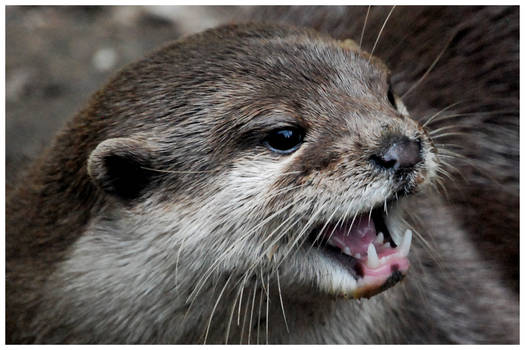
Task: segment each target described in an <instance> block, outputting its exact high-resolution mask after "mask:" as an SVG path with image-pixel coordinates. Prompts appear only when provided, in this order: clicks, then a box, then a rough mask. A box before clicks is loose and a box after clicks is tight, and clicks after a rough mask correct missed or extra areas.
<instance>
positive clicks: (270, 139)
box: [263, 128, 304, 154]
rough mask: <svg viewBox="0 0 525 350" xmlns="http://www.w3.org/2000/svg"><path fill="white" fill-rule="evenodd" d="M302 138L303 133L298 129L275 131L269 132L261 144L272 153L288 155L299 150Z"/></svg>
mask: <svg viewBox="0 0 525 350" xmlns="http://www.w3.org/2000/svg"><path fill="white" fill-rule="evenodd" d="M303 136H304V133H303V131H302V130H301V129H298V128H283V129H277V130H273V131H271V132H270V134H269V135H268V136H266V138H265V139H264V141H263V143H264V145H265V146H266V147H268V149H269V150H270V151H272V152H276V153H281V154H289V153H292V152H293V151H295V150H297V149H298V148H299V146H300V145H301V143H302V142H303Z"/></svg>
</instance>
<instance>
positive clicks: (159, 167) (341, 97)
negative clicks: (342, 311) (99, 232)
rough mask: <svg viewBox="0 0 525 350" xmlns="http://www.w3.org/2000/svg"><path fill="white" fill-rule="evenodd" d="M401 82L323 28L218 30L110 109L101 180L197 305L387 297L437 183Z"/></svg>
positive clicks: (133, 78)
mask: <svg viewBox="0 0 525 350" xmlns="http://www.w3.org/2000/svg"><path fill="white" fill-rule="evenodd" d="M389 74H390V73H389V71H388V70H387V69H386V67H385V66H384V64H382V63H381V62H380V61H379V60H378V59H377V58H374V57H372V56H370V55H369V54H367V53H365V52H363V51H361V50H360V49H359V48H358V47H357V46H356V45H354V44H351V43H350V44H349V42H348V41H346V42H339V41H336V40H333V39H331V38H329V37H326V36H322V35H320V34H318V33H315V32H311V31H307V30H301V29H295V28H288V27H280V26H262V25H240V26H226V27H221V28H218V29H215V30H210V31H207V32H204V33H202V34H198V35H195V36H192V37H190V38H189V39H184V40H181V41H179V42H176V43H174V44H172V45H170V46H167V47H165V48H164V49H162V50H160V51H158V52H156V53H154V54H153V55H151V56H149V57H147V58H146V59H145V60H143V61H141V62H138V63H137V64H134V65H132V66H130V67H128V68H127V69H125V70H124V71H123V72H121V73H120V74H119V75H118V76H117V77H116V78H115V79H114V80H113V81H112V82H111V83H110V84H109V87H107V88H106V92H105V93H103V94H100V95H99V98H98V100H97V102H96V103H95V107H94V108H93V110H92V111H91V112H90V113H91V114H92V115H93V117H100V118H105V117H106V116H110V117H109V118H108V120H109V121H107V125H106V126H105V127H103V128H101V129H102V130H103V132H104V134H103V135H104V136H103V138H104V139H105V140H104V141H102V142H101V143H100V144H99V145H98V146H97V147H96V148H94V150H93V151H92V153H91V155H90V158H89V162H88V171H89V174H90V176H91V178H92V180H93V181H94V182H95V183H96V184H98V185H99V186H100V187H101V188H102V189H103V190H104V191H105V193H107V198H109V201H110V202H111V203H113V204H112V205H113V210H114V211H118V212H119V213H120V214H119V215H120V220H124V219H125V220H127V222H128V225H127V226H126V227H128V228H129V227H132V230H134V231H135V233H140V234H129V236H127V237H128V238H126V239H129V240H144V241H147V242H153V241H154V242H155V247H156V248H155V249H156V250H155V259H157V260H158V262H157V264H158V265H160V264H164V265H163V266H164V268H163V269H161V271H166V273H167V275H169V276H171V275H172V279H173V281H174V282H173V283H174V285H175V286H176V288H180V290H182V291H185V292H186V294H184V295H185V297H188V298H189V299H191V298H193V299H194V300H195V298H196V297H197V296H198V295H199V294H200V293H201V292H202V291H204V290H206V289H207V288H208V287H207V283H208V282H210V281H217V280H218V278H223V279H224V280H227V282H228V283H229V287H228V289H230V288H231V289H235V290H239V291H240V290H242V289H243V288H245V287H246V286H248V283H246V282H247V281H249V280H250V279H253V278H254V277H257V278H262V280H266V279H268V280H270V279H271V280H276V279H278V280H279V281H278V282H279V287H280V288H282V289H283V291H284V292H286V290H289V291H295V292H301V291H304V292H305V293H307V292H308V293H310V292H312V290H313V291H314V292H315V293H321V294H325V295H326V294H329V295H335V296H347V297H348V296H350V297H360V296H371V295H373V294H375V293H377V292H379V291H381V290H384V289H385V288H387V287H390V286H392V285H394V284H395V283H396V282H397V281H399V280H400V279H401V278H402V277H403V276H404V275H405V274H406V273H407V270H408V268H409V249H410V243H411V237H412V234H411V231H410V230H408V229H407V227H406V226H405V225H404V224H403V221H402V215H401V210H400V204H399V203H400V202H401V201H402V200H404V199H408V198H410V196H411V195H412V194H413V193H415V192H418V191H420V190H421V189H423V188H425V187H426V186H427V184H428V183H430V182H431V180H432V179H433V177H434V176H435V173H436V169H437V158H436V155H435V151H434V147H433V145H432V143H431V140H430V139H429V136H428V134H427V133H426V132H425V130H424V129H423V128H422V127H421V126H420V125H419V124H418V123H417V122H416V121H414V120H413V119H411V118H410V116H409V114H408V112H407V110H406V108H405V107H404V106H403V104H402V102H401V101H400V99H399V98H398V97H396V96H395V95H394V93H393V92H392V89H391V86H390V84H389ZM112 198H113V199H115V200H113V199H112ZM131 222H132V223H133V224H130V223H131ZM144 241H142V243H137V244H146V243H144ZM159 256H162V258H160V257H159ZM181 271H183V272H184V273H181ZM137 274H139V272H137ZM156 274H157V276H158V274H159V272H158V271H157V272H156ZM210 283H211V282H210ZM250 285H252V284H250ZM272 285H275V283H274V284H272ZM312 287H313V288H312ZM297 294H300V293H297ZM179 295H180V293H179Z"/></svg>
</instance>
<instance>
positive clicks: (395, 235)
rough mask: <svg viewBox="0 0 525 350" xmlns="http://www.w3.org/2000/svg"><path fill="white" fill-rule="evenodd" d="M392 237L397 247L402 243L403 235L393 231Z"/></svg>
mask: <svg viewBox="0 0 525 350" xmlns="http://www.w3.org/2000/svg"><path fill="white" fill-rule="evenodd" d="M390 237H391V238H392V241H393V242H394V243H395V244H396V246H399V243H401V235H400V234H398V233H397V232H396V231H395V230H392V231H391V232H390Z"/></svg>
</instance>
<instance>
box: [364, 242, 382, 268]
mask: <svg viewBox="0 0 525 350" xmlns="http://www.w3.org/2000/svg"><path fill="white" fill-rule="evenodd" d="M366 264H367V265H368V267H370V268H371V269H375V268H377V267H379V258H378V256H377V252H376V248H375V247H374V244H372V243H370V244H369V245H368V260H367V262H366Z"/></svg>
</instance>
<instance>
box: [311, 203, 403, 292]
mask: <svg viewBox="0 0 525 350" xmlns="http://www.w3.org/2000/svg"><path fill="white" fill-rule="evenodd" d="M311 240H312V241H313V242H314V246H316V247H317V248H318V249H319V251H320V252H321V253H322V254H325V255H326V256H327V257H329V258H330V259H331V260H334V261H335V263H337V264H341V265H343V266H344V268H345V270H347V271H348V272H349V273H350V274H351V276H352V277H353V279H354V280H355V288H353V290H352V291H351V292H350V294H345V295H344V296H352V297H354V298H359V297H370V296H372V295H375V294H377V293H379V292H381V291H383V290H385V289H388V288H390V287H391V286H393V285H394V284H396V283H397V282H399V281H400V280H401V279H402V278H403V277H404V275H405V274H406V272H407V270H408V267H409V262H408V259H407V256H408V253H409V250H410V245H411V241H412V231H410V230H406V231H405V232H404V233H402V234H401V233H398V232H391V231H390V230H389V228H388V227H387V223H386V222H385V214H384V211H383V209H382V208H381V209H380V208H376V209H373V210H372V211H371V212H367V213H362V214H360V215H357V216H355V218H352V220H348V221H346V222H342V223H333V224H331V223H328V224H324V225H322V226H321V227H318V229H317V230H314V232H312V236H311Z"/></svg>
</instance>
